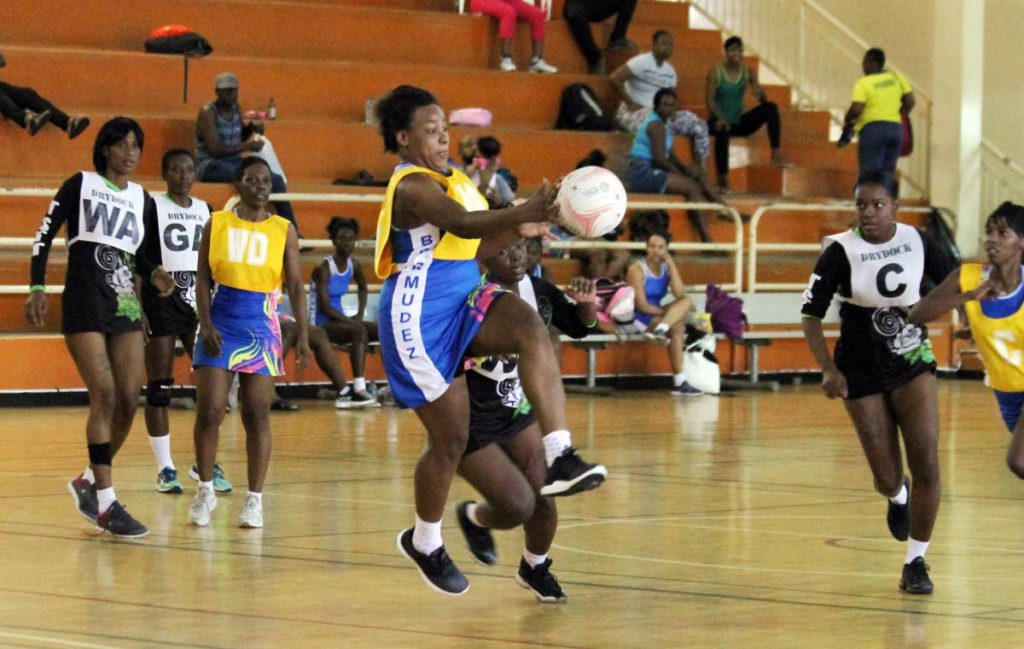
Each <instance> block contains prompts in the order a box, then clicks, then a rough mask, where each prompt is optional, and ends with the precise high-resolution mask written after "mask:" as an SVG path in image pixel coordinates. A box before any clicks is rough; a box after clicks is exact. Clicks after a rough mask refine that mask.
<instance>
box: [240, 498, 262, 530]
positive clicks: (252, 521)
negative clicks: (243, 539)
mask: <svg viewBox="0 0 1024 649" xmlns="http://www.w3.org/2000/svg"><path fill="white" fill-rule="evenodd" d="M238 526H239V527H263V505H261V504H260V501H259V499H257V498H256V496H246V498H245V504H244V505H242V511H241V512H239V514H238Z"/></svg>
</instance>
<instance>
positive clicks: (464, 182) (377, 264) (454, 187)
mask: <svg viewBox="0 0 1024 649" xmlns="http://www.w3.org/2000/svg"><path fill="white" fill-rule="evenodd" d="M410 174H427V175H428V176H430V177H431V178H433V179H434V180H436V181H437V182H439V183H440V184H441V185H442V186H443V187H444V188H445V191H446V193H447V194H448V197H449V198H451V199H452V200H454V201H455V202H457V203H458V204H459V205H462V206H463V207H465V208H466V210H467V211H477V210H485V209H487V199H485V198H484V197H483V195H482V194H480V191H479V190H477V188H476V185H474V184H473V181H472V180H470V179H469V177H468V176H467V175H466V174H464V173H462V172H461V171H459V170H458V169H455V168H454V167H453V168H452V174H451V175H450V176H445V175H444V174H440V173H437V172H436V171H433V170H431V169H427V168H426V167H416V166H409V167H405V168H403V169H399V170H398V171H396V172H395V173H394V175H392V176H391V180H390V182H388V189H387V192H386V193H385V194H384V204H383V205H381V208H380V216H378V217H377V245H376V248H375V249H374V252H373V267H374V271H375V272H376V273H377V277H379V278H380V279H386V278H388V277H390V276H391V275H393V274H395V273H396V272H398V270H399V268H400V267H399V265H398V264H396V263H395V262H394V257H393V247H392V241H391V210H392V208H393V207H394V203H395V189H397V187H398V183H399V182H400V181H401V180H402V179H403V178H405V177H406V176H408V175H410ZM479 246H480V240H479V239H463V238H461V237H457V236H455V235H454V234H452V233H451V232H445V233H444V235H443V236H442V237H441V240H440V242H438V244H437V247H436V248H434V253H433V256H434V259H448V260H460V259H473V258H475V257H476V251H477V248H478V247H479Z"/></svg>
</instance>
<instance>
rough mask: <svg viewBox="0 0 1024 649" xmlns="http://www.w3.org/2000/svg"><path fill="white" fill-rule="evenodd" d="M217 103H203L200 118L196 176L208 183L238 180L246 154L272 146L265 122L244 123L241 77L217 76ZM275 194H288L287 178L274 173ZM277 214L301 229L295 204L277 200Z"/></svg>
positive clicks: (272, 175)
mask: <svg viewBox="0 0 1024 649" xmlns="http://www.w3.org/2000/svg"><path fill="white" fill-rule="evenodd" d="M214 88H215V90H216V92H217V99H216V100H215V101H211V102H207V103H205V104H203V106H202V108H200V109H199V116H198V117H197V118H196V173H197V174H198V175H199V179H200V180H201V181H203V182H208V183H229V182H233V181H234V178H235V169H237V168H238V165H239V164H241V163H242V154H243V153H259V152H260V151H262V150H263V149H264V148H266V147H269V146H270V141H269V140H268V139H267V138H265V137H264V136H263V131H264V129H263V122H261V121H259V120H253V121H251V122H248V123H246V122H244V121H243V119H242V108H241V106H240V105H239V103H238V77H237V76H235V75H234V74H232V73H230V72H223V73H221V74H219V75H217V80H216V82H215V83H214ZM270 177H271V180H272V181H273V184H272V186H271V191H272V192H274V193H275V194H282V193H284V192H287V191H288V187H287V185H286V184H285V180H284V178H283V177H282V176H281V174H279V173H271V175H270ZM274 209H275V210H276V212H277V214H278V215H279V216H281V217H283V218H285V219H287V220H289V221H291V223H292V225H294V226H295V229H296V232H297V231H298V229H299V225H298V223H297V222H296V221H295V214H294V212H293V211H292V206H291V203H289V202H287V201H274Z"/></svg>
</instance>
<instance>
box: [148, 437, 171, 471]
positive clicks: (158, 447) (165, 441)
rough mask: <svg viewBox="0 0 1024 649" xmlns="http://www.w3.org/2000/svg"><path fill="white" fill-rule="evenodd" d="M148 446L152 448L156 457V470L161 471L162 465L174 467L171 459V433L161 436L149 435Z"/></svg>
mask: <svg viewBox="0 0 1024 649" xmlns="http://www.w3.org/2000/svg"><path fill="white" fill-rule="evenodd" d="M149 446H150V448H152V449H153V455H154V456H155V457H156V470H157V471H162V470H163V469H164V467H168V466H169V467H171V468H172V469H173V468H175V467H174V460H172V459H171V434H170V433H167V434H166V435H164V436H162V437H150V438H149Z"/></svg>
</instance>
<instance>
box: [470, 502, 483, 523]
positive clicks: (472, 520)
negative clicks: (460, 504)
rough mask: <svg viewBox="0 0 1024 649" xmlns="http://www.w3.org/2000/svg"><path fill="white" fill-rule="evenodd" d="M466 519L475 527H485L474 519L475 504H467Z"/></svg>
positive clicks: (477, 519)
mask: <svg viewBox="0 0 1024 649" xmlns="http://www.w3.org/2000/svg"><path fill="white" fill-rule="evenodd" d="M466 518H468V519H469V522H470V523H472V524H473V525H476V526H477V527H486V526H485V525H484V524H483V523H481V522H480V519H479V518H477V517H476V503H469V504H468V505H466Z"/></svg>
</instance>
